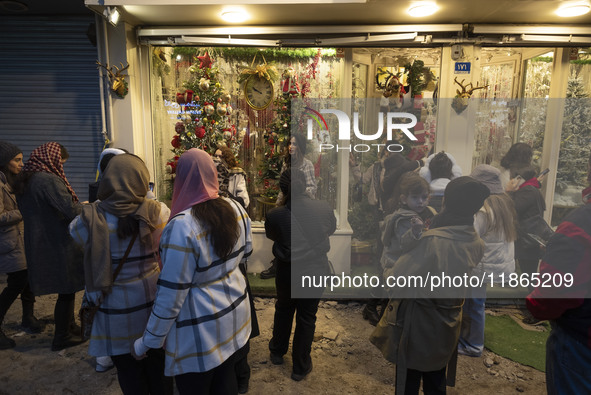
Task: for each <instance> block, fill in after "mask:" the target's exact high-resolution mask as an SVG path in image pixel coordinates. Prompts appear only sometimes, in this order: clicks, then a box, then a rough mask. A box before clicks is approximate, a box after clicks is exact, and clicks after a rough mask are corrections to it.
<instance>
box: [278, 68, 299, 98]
mask: <svg viewBox="0 0 591 395" xmlns="http://www.w3.org/2000/svg"><path fill="white" fill-rule="evenodd" d="M281 77H283V81H282V82H281V91H282V93H283V94H284V95H285V94H288V95H292V96H297V95H298V94H299V93H300V86H299V84H298V79H297V75H296V71H295V69H294V68H293V67H288V68H286V69H285V70H284V71H283V73H282V74H281Z"/></svg>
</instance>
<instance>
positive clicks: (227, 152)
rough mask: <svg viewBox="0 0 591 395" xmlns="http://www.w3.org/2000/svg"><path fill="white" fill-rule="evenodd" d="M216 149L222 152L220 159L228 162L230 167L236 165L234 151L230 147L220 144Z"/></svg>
mask: <svg viewBox="0 0 591 395" xmlns="http://www.w3.org/2000/svg"><path fill="white" fill-rule="evenodd" d="M218 149H219V150H220V151H221V152H222V159H223V160H224V162H226V163H227V164H228V166H229V167H230V168H232V167H238V161H237V160H236V157H235V156H234V152H233V151H232V149H231V148H230V147H226V146H221V147H218Z"/></svg>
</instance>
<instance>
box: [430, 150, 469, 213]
mask: <svg viewBox="0 0 591 395" xmlns="http://www.w3.org/2000/svg"><path fill="white" fill-rule="evenodd" d="M419 174H420V175H421V177H423V178H424V179H425V180H427V182H428V183H429V188H430V190H431V200H430V205H431V207H433V208H434V209H435V210H437V212H440V211H441V206H442V201H443V192H444V191H445V187H446V186H447V184H448V183H449V182H450V181H451V180H453V179H454V178H457V177H460V176H461V175H462V169H461V168H460V166H458V165H457V164H456V160H455V159H454V157H453V156H451V155H450V154H449V153H445V152H444V151H441V152H438V153H436V154H433V155H431V156H429V157H428V158H427V159H426V160H425V166H423V167H422V168H421V170H420V171H419Z"/></svg>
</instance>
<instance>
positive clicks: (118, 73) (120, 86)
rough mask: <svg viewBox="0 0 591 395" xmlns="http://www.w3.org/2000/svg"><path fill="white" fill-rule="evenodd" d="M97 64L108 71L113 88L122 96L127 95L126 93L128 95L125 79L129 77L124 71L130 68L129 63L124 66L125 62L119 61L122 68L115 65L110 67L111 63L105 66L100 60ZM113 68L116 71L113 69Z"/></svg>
mask: <svg viewBox="0 0 591 395" xmlns="http://www.w3.org/2000/svg"><path fill="white" fill-rule="evenodd" d="M96 64H97V65H99V66H100V67H102V68H104V69H105V70H106V71H107V73H108V76H109V82H110V83H111V90H112V91H113V92H114V93H115V94H116V95H117V96H119V97H120V98H123V97H125V95H127V92H128V88H127V81H125V77H127V76H128V75H127V74H122V73H123V72H124V71H125V70H127V69H128V68H129V63H127V66H125V67H123V63H119V64H120V65H121V69H120V68H119V67H117V66H115V65H113V66H111V67H109V65H108V64H107V65H106V66H105V65H103V64H101V63H100V62H99V61H98V60H97V61H96ZM113 69H114V70H115V71H113Z"/></svg>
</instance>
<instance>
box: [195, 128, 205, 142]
mask: <svg viewBox="0 0 591 395" xmlns="http://www.w3.org/2000/svg"><path fill="white" fill-rule="evenodd" d="M195 136H197V137H199V138H200V139H202V138H203V136H205V128H204V127H203V126H197V127H196V128H195Z"/></svg>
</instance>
